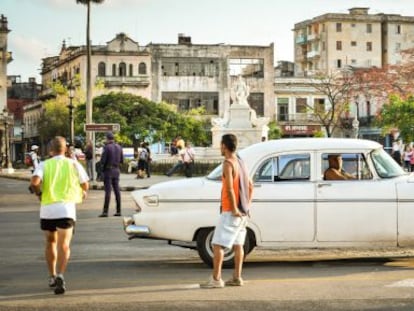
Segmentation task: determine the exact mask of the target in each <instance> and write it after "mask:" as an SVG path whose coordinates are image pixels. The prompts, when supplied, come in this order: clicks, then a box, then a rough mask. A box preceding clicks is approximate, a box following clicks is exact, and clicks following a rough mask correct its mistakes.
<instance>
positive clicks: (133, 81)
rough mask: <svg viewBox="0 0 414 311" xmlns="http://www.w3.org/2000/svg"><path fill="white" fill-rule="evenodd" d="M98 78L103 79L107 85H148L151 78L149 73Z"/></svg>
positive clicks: (98, 78)
mask: <svg viewBox="0 0 414 311" xmlns="http://www.w3.org/2000/svg"><path fill="white" fill-rule="evenodd" d="M96 80H99V81H102V82H104V84H105V87H117V86H136V87H138V86H145V87H146V86H148V85H149V84H150V78H149V76H147V75H139V76H122V77H120V76H105V77H97V78H96Z"/></svg>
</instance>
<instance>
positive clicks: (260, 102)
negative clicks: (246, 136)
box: [248, 93, 264, 117]
mask: <svg viewBox="0 0 414 311" xmlns="http://www.w3.org/2000/svg"><path fill="white" fill-rule="evenodd" d="M248 102H249V105H250V107H251V108H252V109H254V110H255V111H256V114H257V116H258V117H263V116H264V93H250V95H249V98H248Z"/></svg>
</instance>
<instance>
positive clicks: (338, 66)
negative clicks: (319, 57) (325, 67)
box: [336, 59, 342, 68]
mask: <svg viewBox="0 0 414 311" xmlns="http://www.w3.org/2000/svg"><path fill="white" fill-rule="evenodd" d="M336 68H342V60H340V59H337V60H336Z"/></svg>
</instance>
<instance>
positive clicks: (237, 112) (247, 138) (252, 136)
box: [211, 76, 269, 149]
mask: <svg viewBox="0 0 414 311" xmlns="http://www.w3.org/2000/svg"><path fill="white" fill-rule="evenodd" d="M249 94H250V88H249V86H248V85H247V84H246V82H245V81H244V80H243V78H242V77H241V76H239V77H238V79H237V82H236V83H235V84H234V86H233V88H232V91H231V94H230V96H231V98H232V100H233V104H232V105H230V103H228V104H227V105H226V108H225V110H224V115H223V118H213V119H212V120H211V124H212V125H213V127H212V129H211V132H212V137H213V144H212V147H213V148H219V147H220V142H221V137H222V136H223V135H224V134H229V133H232V134H235V135H236V136H237V138H238V141H239V146H238V148H240V149H242V148H244V147H247V146H249V145H252V144H255V143H258V142H260V141H262V137H265V138H266V139H267V132H268V130H269V128H268V127H267V124H268V123H269V118H257V116H256V111H255V110H254V109H252V108H251V107H250V106H249V103H248V102H247V98H248V97H249Z"/></svg>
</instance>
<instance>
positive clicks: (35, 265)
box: [0, 178, 414, 311]
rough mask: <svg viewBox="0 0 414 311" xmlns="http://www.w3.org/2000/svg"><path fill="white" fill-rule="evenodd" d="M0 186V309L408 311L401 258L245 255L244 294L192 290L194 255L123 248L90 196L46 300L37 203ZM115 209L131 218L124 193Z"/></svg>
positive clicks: (412, 299)
mask: <svg viewBox="0 0 414 311" xmlns="http://www.w3.org/2000/svg"><path fill="white" fill-rule="evenodd" d="M0 185H1V186H0V250H1V255H0V310H1V311H3V310H169V311H171V310H318V311H319V310H383V311H386V310H387V311H388V310H414V270H413V269H412V268H413V267H414V261H412V260H411V259H410V258H406V259H401V260H394V261H390V260H388V259H387V258H380V259H378V258H377V259H365V260H318V261H307V260H304V261H292V258H290V260H284V261H281V260H280V258H281V256H280V254H278V253H274V252H269V251H254V252H253V253H252V254H251V256H249V258H248V260H247V262H246V264H245V272H244V275H245V279H246V280H247V284H246V285H245V286H244V287H242V288H224V289H218V290H202V289H199V287H198V285H197V284H198V283H199V282H200V281H204V280H205V279H206V277H207V276H208V275H209V273H210V269H209V268H207V267H206V266H205V265H204V264H203V263H202V262H201V261H200V260H199V258H198V256H197V255H196V253H195V252H194V251H191V250H187V249H182V248H178V247H172V246H168V245H167V244H166V243H165V242H162V241H151V240H133V241H128V240H127V239H126V237H125V235H124V233H123V232H122V229H121V220H120V219H119V218H116V217H109V218H107V219H102V218H98V217H97V215H98V214H99V212H100V209H101V204H102V201H103V192H102V191H91V193H90V197H89V199H88V200H87V202H86V203H85V204H83V205H82V206H80V208H79V211H78V217H79V220H78V223H77V227H76V234H75V238H74V242H73V247H72V258H71V262H70V265H69V269H68V271H67V274H66V279H67V282H68V292H67V293H66V294H65V295H64V296H63V297H62V296H55V295H53V293H52V292H51V291H50V290H49V289H47V288H46V286H45V285H46V267H45V263H44V261H43V240H42V234H41V232H40V230H39V228H38V226H39V225H38V203H37V202H36V200H35V199H34V197H33V196H31V195H29V194H28V193H27V192H26V189H27V182H25V181H19V180H13V179H4V178H0ZM123 202H124V204H123V213H124V214H129V213H132V212H133V204H132V201H131V199H130V197H129V193H128V192H123ZM112 208H113V206H112ZM299 257H300V259H301V260H303V259H304V258H305V257H303V256H299ZM230 274H231V271H225V276H226V277H228V276H230Z"/></svg>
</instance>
